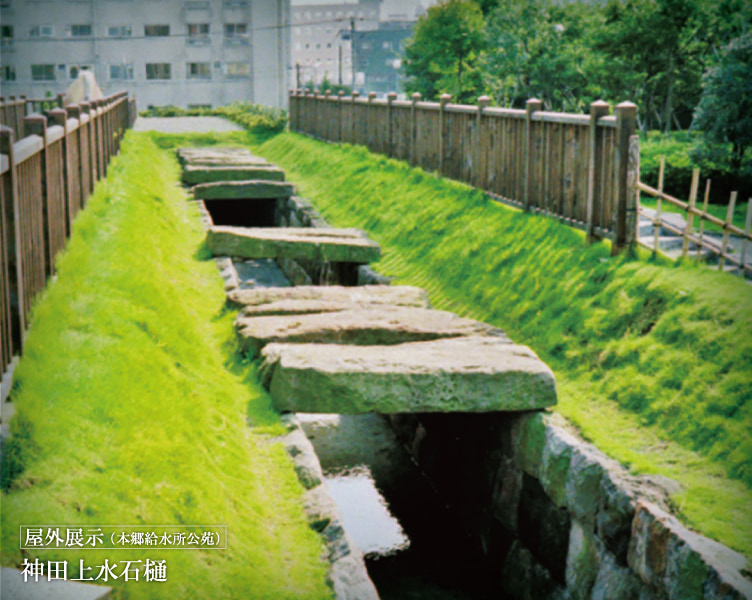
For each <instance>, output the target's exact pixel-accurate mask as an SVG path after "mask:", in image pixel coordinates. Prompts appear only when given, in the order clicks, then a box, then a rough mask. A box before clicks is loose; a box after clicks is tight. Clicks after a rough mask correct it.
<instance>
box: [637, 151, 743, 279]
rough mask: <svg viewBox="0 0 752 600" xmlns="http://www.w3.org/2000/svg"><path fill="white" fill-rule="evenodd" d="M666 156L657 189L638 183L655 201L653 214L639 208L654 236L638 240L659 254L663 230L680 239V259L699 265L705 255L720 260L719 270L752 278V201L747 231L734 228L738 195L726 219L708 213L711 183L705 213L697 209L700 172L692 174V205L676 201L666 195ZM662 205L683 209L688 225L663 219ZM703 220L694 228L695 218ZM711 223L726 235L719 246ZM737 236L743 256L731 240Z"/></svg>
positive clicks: (707, 185) (640, 189)
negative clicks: (750, 258) (750, 252)
mask: <svg viewBox="0 0 752 600" xmlns="http://www.w3.org/2000/svg"><path fill="white" fill-rule="evenodd" d="M665 161H666V159H665V157H664V156H662V157H661V162H660V168H659V171H658V188H657V189H656V188H653V187H650V186H649V185H647V184H645V183H643V182H641V181H640V182H639V183H638V189H639V191H640V192H642V193H644V194H646V195H648V196H652V197H653V198H655V199H656V208H655V212H654V213H650V212H648V211H645V210H644V209H643V207H642V206H641V205H638V214H639V215H641V216H642V217H644V218H645V219H648V220H649V221H650V222H651V223H652V225H653V236H652V240H650V242H651V243H648V242H646V241H645V240H641V239H639V238H638V241H639V243H640V244H641V245H643V246H644V247H646V248H648V249H649V250H652V251H653V253H657V252H658V250H659V238H660V234H661V231H662V230H664V229H665V230H667V231H669V232H670V233H672V234H674V235H676V236H681V238H682V251H681V258H682V259H684V260H686V259H687V258H691V257H694V259H695V260H696V261H697V262H700V261H701V260H702V255H703V252H704V253H706V254H707V255H710V256H715V257H717V259H718V267H717V268H718V270H719V271H723V270H724V269H725V270H729V271H735V272H736V273H737V274H738V275H739V276H740V277H747V276H748V274H752V263H750V262H749V261H748V260H747V250H748V246H749V244H750V242H752V198H749V199H748V200H747V212H746V218H745V221H744V229H742V228H741V227H737V226H736V225H734V224H733V220H734V210H735V208H736V199H737V192H731V197H730V198H729V203H728V205H727V207H726V218H725V220H724V219H720V218H718V217H716V216H713V215H711V214H709V213H708V200H709V198H710V180H709V179H708V180H707V181H706V182H705V194H704V200H703V203H702V210H700V209H698V208H697V200H698V188H699V183H700V169H694V170H693V172H692V184H691V187H690V191H689V201H688V202H684V201H683V200H679V199H678V198H674V197H673V196H670V195H669V194H666V193H665V192H664V191H663V174H664V169H665V164H666V162H665ZM662 202H666V203H667V204H669V205H671V206H673V207H676V208H678V209H680V210H681V211H682V212H683V213H684V218H685V221H684V222H685V225H684V227H682V228H679V227H677V226H676V225H672V224H671V223H670V222H667V220H666V219H664V218H661V217H662V214H663V213H662ZM695 217H698V218H699V219H700V225H699V227H698V228H695V227H694V218H695ZM706 222H707V223H710V224H712V225H715V226H716V227H718V228H720V230H721V231H722V232H723V234H722V237H721V240H720V242H719V241H718V240H717V239H714V238H713V237H710V236H709V235H708V232H707V231H706V229H705V223H706ZM732 235H733V236H736V237H737V238H738V239H740V241H741V252H739V253H737V252H735V251H734V250H733V249H732V248H731V246H730V244H729V241H730V237H731V236H732ZM691 246H694V249H692V248H691Z"/></svg>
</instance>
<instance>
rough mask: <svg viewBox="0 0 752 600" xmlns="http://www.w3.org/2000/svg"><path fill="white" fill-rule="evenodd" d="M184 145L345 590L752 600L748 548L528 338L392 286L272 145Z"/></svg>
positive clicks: (354, 233)
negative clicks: (289, 175) (612, 432)
mask: <svg viewBox="0 0 752 600" xmlns="http://www.w3.org/2000/svg"><path fill="white" fill-rule="evenodd" d="M178 157H179V160H180V162H181V163H182V165H183V181H184V183H185V184H186V185H187V186H189V187H190V191H191V193H192V194H193V197H194V198H195V200H196V202H197V203H198V204H199V206H200V207H201V208H202V209H203V211H204V219H205V224H206V227H207V241H208V244H209V247H210V248H211V250H212V252H213V254H214V256H215V260H216V262H217V264H218V266H219V268H220V270H221V272H222V275H223V277H224V279H225V287H226V291H227V298H228V303H229V304H231V305H233V306H235V307H237V308H238V309H239V311H240V312H239V315H238V317H237V319H236V323H235V325H236V330H237V334H238V342H239V348H240V351H242V352H244V353H246V354H247V355H249V356H251V357H253V358H256V359H258V360H259V361H261V368H260V377H261V379H262V383H263V384H264V385H265V387H266V388H267V389H268V390H269V393H270V395H271V397H272V400H273V402H274V405H275V407H276V408H277V409H278V410H280V411H281V412H282V413H283V414H284V417H283V418H284V419H285V421H286V423H287V425H288V430H289V433H288V434H287V435H285V436H283V437H282V438H281V440H280V441H282V443H283V444H284V445H285V447H286V449H287V451H288V453H289V455H290V456H291V458H292V460H293V462H294V464H295V468H296V471H297V473H298V477H299V479H300V481H301V483H302V484H303V485H304V487H305V488H306V490H307V492H306V494H305V505H306V511H307V514H308V516H309V521H310V525H311V527H312V528H313V529H315V530H316V531H318V532H319V533H320V534H321V535H322V536H323V538H324V540H325V542H326V547H327V551H328V558H329V561H330V565H331V568H330V579H331V581H332V586H333V589H334V592H335V596H336V597H337V598H352V599H366V598H377V597H379V596H380V597H381V598H383V599H384V600H387V599H402V598H405V599H407V598H436V599H439V600H441V599H443V598H447V599H448V598H456V599H464V598H468V599H469V598H492V597H493V598H552V599H553V598H559V599H565V598H571V599H580V598H582V599H594V600H595V599H597V600H607V599H614V600H616V599H621V598H624V599H635V600H638V599H639V600H647V599H649V598H659V599H663V598H677V599H678V598H702V599H707V600H711V599H713V600H715V599H720V598H729V599H731V598H734V599H735V598H750V599H752V583H750V581H749V579H747V577H746V575H745V570H748V569H749V566H748V564H747V563H746V561H745V559H744V557H742V556H741V555H738V554H736V553H734V552H732V551H731V550H729V549H727V548H724V547H723V546H721V545H720V544H717V543H716V542H713V541H711V540H708V539H706V538H703V537H701V536H699V535H697V534H694V533H693V532H690V531H688V530H687V529H686V528H684V527H683V526H682V525H681V524H680V523H679V522H678V521H677V520H676V518H675V517H673V516H672V515H671V514H670V513H669V511H668V496H667V493H666V490H665V487H666V486H665V485H664V484H665V482H664V481H661V480H660V478H652V479H650V478H635V477H632V476H630V475H629V474H628V473H627V472H626V471H624V469H622V468H621V467H620V466H619V465H618V464H616V463H615V462H614V461H611V460H610V459H608V457H606V456H604V455H603V454H601V453H600V452H598V451H597V450H596V449H595V448H594V447H592V446H590V445H588V444H586V443H584V442H583V441H581V440H580V439H578V438H577V437H576V435H575V434H574V433H573V432H571V431H569V429H568V427H567V425H566V424H565V423H563V422H561V421H560V420H558V419H557V417H556V416H555V415H552V414H550V413H547V412H546V411H545V410H544V409H545V408H547V407H550V406H552V405H553V404H555V402H556V390H555V384H554V378H553V374H552V373H551V371H550V369H549V368H548V367H547V366H546V365H545V364H544V363H542V362H541V361H540V360H539V359H538V358H537V356H535V354H534V353H533V352H532V351H530V350H529V349H528V348H526V347H524V346H519V345H516V344H514V343H513V342H512V341H511V340H509V339H508V338H507V337H506V336H505V335H504V333H503V332H501V331H500V330H498V329H496V328H494V327H491V326H489V325H487V324H484V323H480V322H477V321H473V320H471V319H464V318H461V317H458V316H457V315H454V314H452V313H447V312H443V311H438V310H433V309H431V308H430V305H429V303H428V299H427V296H426V294H425V292H423V291H422V290H420V289H417V288H411V287H404V286H390V285H387V284H388V281H386V280H385V279H384V278H382V277H380V276H378V275H377V274H376V273H374V272H373V271H372V270H371V269H370V268H369V267H368V264H369V263H370V262H373V261H375V260H377V259H378V257H379V254H380V251H379V248H378V245H377V244H375V243H374V242H373V241H372V240H370V239H369V238H368V236H367V235H366V234H365V233H364V232H362V231H359V230H353V229H335V228H331V227H329V226H328V225H327V224H326V222H325V221H324V220H323V219H322V218H321V217H320V215H319V214H318V213H317V212H316V211H315V209H314V208H313V207H312V206H311V205H310V204H309V203H307V202H305V201H304V200H302V199H300V198H298V197H296V196H295V195H294V187H293V186H292V185H291V184H289V183H287V182H286V181H285V178H284V173H283V172H282V171H281V170H280V169H277V168H275V167H274V166H272V165H269V164H267V163H266V161H264V160H263V159H260V158H258V157H254V156H252V155H250V153H248V152H247V151H244V150H238V149H224V148H211V149H193V148H184V149H181V150H179V151H178ZM366 567H367V568H366ZM374 584H375V585H374Z"/></svg>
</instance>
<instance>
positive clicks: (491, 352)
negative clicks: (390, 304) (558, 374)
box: [260, 337, 556, 414]
mask: <svg viewBox="0 0 752 600" xmlns="http://www.w3.org/2000/svg"><path fill="white" fill-rule="evenodd" d="M262 356H263V359H264V362H263V364H262V367H261V371H260V374H261V377H262V380H263V382H264V385H265V386H266V387H267V389H269V392H270V394H271V397H272V400H273V402H274V406H275V407H276V408H277V409H278V410H280V411H292V412H307V413H338V414H358V413H369V412H379V413H382V414H390V413H411V412H412V413H421V412H465V413H467V412H490V411H517V410H533V409H541V408H545V407H547V406H552V405H554V404H556V385H555V382H554V376H553V373H552V372H551V369H549V368H548V366H546V364H544V363H543V362H542V361H541V360H540V359H539V358H538V357H537V356H536V355H535V354H534V353H533V351H532V350H530V349H529V348H526V347H524V346H518V345H516V344H513V343H511V342H510V341H509V340H507V339H506V338H504V337H466V338H453V339H442V340H434V341H426V342H410V343H406V344H399V345H395V346H347V345H340V344H326V345H324V344H269V345H268V346H266V347H265V348H264V349H263V351H262Z"/></svg>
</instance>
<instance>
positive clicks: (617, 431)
mask: <svg viewBox="0 0 752 600" xmlns="http://www.w3.org/2000/svg"><path fill="white" fill-rule="evenodd" d="M255 150H256V152H258V153H259V154H261V155H263V156H265V157H267V158H268V159H270V160H271V161H273V162H275V163H277V164H278V165H279V166H281V167H282V168H284V169H286V170H287V172H288V177H289V179H291V180H292V181H294V182H296V183H297V184H298V186H299V193H300V194H301V195H304V196H305V197H307V198H310V199H311V200H313V202H314V203H315V204H316V206H317V207H318V208H319V209H320V210H321V211H322V212H323V213H324V215H325V216H326V217H327V218H328V219H329V220H330V222H332V223H334V224H336V225H340V226H356V227H362V228H364V229H366V230H367V231H368V232H369V233H370V234H371V235H372V236H373V237H374V238H375V239H376V240H377V241H378V242H379V243H380V244H381V245H382V249H383V250H384V257H383V259H382V261H381V262H380V264H379V265H378V267H379V269H380V270H381V271H383V272H385V273H387V274H390V275H396V276H397V277H398V280H399V281H401V282H403V283H411V284H415V285H420V286H423V287H425V288H426V289H428V291H429V293H430V294H431V297H432V301H433V302H434V304H435V305H436V306H438V307H440V308H446V309H449V310H454V311H455V312H458V313H460V314H463V315H469V316H474V317H476V318H480V319H483V320H485V321H487V322H490V323H493V324H496V325H499V326H501V327H502V328H504V329H506V330H507V331H508V332H509V333H510V335H511V336H512V337H513V339H516V340H517V341H519V342H522V343H525V344H528V345H530V346H531V347H532V348H533V349H534V350H535V351H536V352H537V353H538V354H539V355H540V356H541V357H542V358H543V359H544V360H546V361H547V362H548V363H549V364H550V365H551V366H552V368H553V369H554V370H555V372H556V374H557V378H558V382H559V387H560V404H559V407H558V410H560V411H561V412H562V413H563V414H565V415H566V416H568V417H569V418H570V419H572V420H573V421H574V422H575V423H576V424H577V425H578V426H579V427H580V428H581V431H582V432H583V434H584V435H585V437H587V438H588V439H591V440H593V441H594V442H595V443H596V444H597V445H599V446H600V447H602V448H603V449H604V450H606V451H608V452H609V453H610V454H612V455H613V456H614V457H616V458H618V459H620V460H621V461H622V462H624V463H626V464H628V465H630V466H631V467H632V468H633V469H634V470H636V471H640V472H660V473H663V474H664V475H667V476H669V477H671V478H674V479H676V480H679V481H680V482H681V483H682V484H683V486H684V491H683V493H680V494H678V495H677V496H676V497H675V498H674V501H675V503H676V507H677V509H678V510H679V511H680V512H681V514H682V515H683V518H684V519H685V520H686V521H688V522H689V524H691V525H693V526H695V527H697V528H699V529H700V530H702V531H703V532H704V533H706V534H708V535H711V536H713V537H716V538H717V539H720V540H722V541H723V542H725V543H727V544H729V545H731V546H733V547H735V548H737V549H740V550H742V551H744V552H745V553H746V554H747V555H748V556H752V531H750V527H749V526H747V524H749V523H752V492H750V486H752V440H751V439H750V435H749V432H750V423H751V422H752V420H751V417H752V398H751V397H750V395H751V393H752V337H751V336H750V333H752V302H750V300H752V288H751V287H750V286H748V285H746V284H744V283H742V282H740V281H739V280H738V279H736V278H733V277H730V276H726V275H723V274H717V273H714V272H709V271H705V270H699V269H692V268H687V267H684V268H670V267H667V266H665V265H660V264H655V263H650V262H647V261H638V260H634V259H632V258H629V257H619V258H616V259H613V258H610V257H609V248H608V247H607V246H606V245H605V244H598V245H593V246H588V245H586V244H585V242H584V240H583V237H582V235H581V233H580V232H578V231H576V230H573V229H570V228H568V227H565V226H562V225H560V224H558V223H556V222H554V221H552V220H549V219H543V218H540V217H532V216H528V215H525V214H523V213H521V212H519V211H515V210H511V209H508V208H506V207H503V206H500V205H498V204H495V203H493V202H491V201H489V200H488V199H487V198H486V197H485V196H484V195H483V194H481V193H478V192H475V191H472V190H471V189H470V188H468V187H466V186H463V185H460V184H456V183H454V182H450V181H447V180H443V179H440V178H437V177H435V176H433V175H430V174H425V173H423V172H421V171H419V170H415V169H410V168H409V167H407V166H406V165H405V164H402V163H399V162H396V161H392V160H389V159H385V158H383V157H380V156H377V155H372V154H370V153H368V152H366V151H365V150H364V149H362V148H353V147H347V146H344V147H343V146H336V145H330V144H324V143H320V142H316V141H313V140H310V139H307V138H304V137H302V136H298V135H295V134H284V135H280V136H278V137H275V138H272V139H270V140H268V141H266V142H265V143H263V144H260V145H257V146H256V148H255ZM729 476H731V478H729ZM740 523H743V524H745V526H743V527H740Z"/></svg>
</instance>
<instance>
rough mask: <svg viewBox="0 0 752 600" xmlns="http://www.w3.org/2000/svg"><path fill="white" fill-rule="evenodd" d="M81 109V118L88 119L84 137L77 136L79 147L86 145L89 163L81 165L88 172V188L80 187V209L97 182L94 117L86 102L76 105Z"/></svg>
mask: <svg viewBox="0 0 752 600" xmlns="http://www.w3.org/2000/svg"><path fill="white" fill-rule="evenodd" d="M78 106H79V107H80V109H81V116H82V117H83V116H84V115H86V116H87V117H88V121H87V124H86V135H81V134H79V137H80V138H81V145H84V144H85V145H86V148H87V155H88V159H89V162H88V164H87V165H85V167H84V166H83V165H82V168H86V169H87V170H88V183H89V185H88V186H83V185H82V186H81V208H83V207H84V206H85V205H86V199H87V198H88V197H89V194H90V193H91V192H92V190H93V189H94V183H95V182H96V180H97V167H96V161H95V159H94V139H95V138H94V117H93V114H92V112H91V105H90V104H89V103H88V102H81V103H79V105H78Z"/></svg>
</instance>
